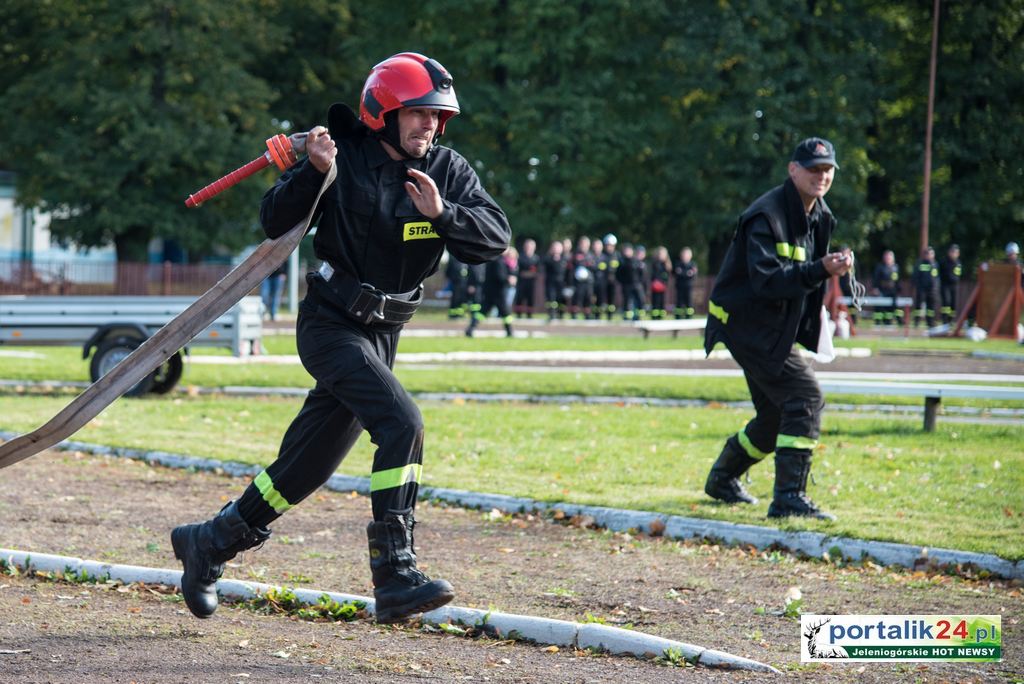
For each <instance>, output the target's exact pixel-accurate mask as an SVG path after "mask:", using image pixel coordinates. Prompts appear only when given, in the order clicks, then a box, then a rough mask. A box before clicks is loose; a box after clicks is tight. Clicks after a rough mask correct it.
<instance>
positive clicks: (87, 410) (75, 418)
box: [0, 134, 337, 468]
mask: <svg viewBox="0 0 1024 684" xmlns="http://www.w3.org/2000/svg"><path fill="white" fill-rule="evenodd" d="M304 149H305V134H296V135H293V136H291V138H286V137H285V136H283V135H277V136H274V137H273V138H270V139H268V140H267V152H266V153H264V154H263V155H262V156H261V157H257V158H256V159H254V160H253V161H251V162H249V163H248V164H246V165H245V166H243V167H241V168H239V169H236V170H235V171H232V172H231V173H229V174H227V175H226V176H224V177H223V178H221V179H219V180H217V181H214V182H213V183H211V184H210V185H208V186H206V187H205V188H203V189H202V190H200V191H198V192H196V193H195V194H192V195H189V197H188V199H187V200H185V204H186V205H187V206H190V207H193V206H198V205H199V204H200V203H201V202H205V201H206V200H208V199H210V198H211V197H213V196H214V195H216V194H218V193H220V192H223V191H224V190H226V189H227V188H229V187H231V186H232V185H235V184H236V183H238V182H239V181H241V180H242V179H244V178H247V177H248V176H251V175H252V174H254V173H256V172H257V171H259V170H260V169H263V168H267V167H268V166H270V164H271V163H273V164H275V165H276V166H277V167H278V168H279V169H281V170H282V171H283V170H284V169H286V168H288V167H289V166H291V165H292V164H294V163H295V162H296V160H297V155H296V150H298V151H300V152H301V151H303V150H304ZM336 174H337V169H336V167H335V164H334V163H333V162H332V163H331V168H330V169H328V171H327V175H326V177H325V178H324V181H323V183H322V184H321V185H320V190H319V191H318V192H317V196H316V199H315V200H313V205H312V206H311V207H310V209H309V213H308V214H307V215H306V217H305V218H304V219H303V220H302V221H300V222H299V223H297V224H296V225H295V226H294V227H293V228H292V229H291V230H289V231H288V232H287V233H285V234H284V235H282V236H280V237H278V238H276V239H273V240H270V239H267V240H264V241H263V242H262V243H261V244H260V245H259V246H258V247H257V248H256V249H255V251H253V253H252V254H250V255H249V256H248V257H247V258H246V259H245V260H244V261H242V263H240V264H238V266H236V267H235V268H233V269H232V270H231V272H230V273H228V274H227V275H226V276H224V277H223V278H221V279H220V281H218V282H217V284H216V285H214V286H213V287H212V288H210V290H209V291H207V292H206V293H205V294H204V295H202V296H201V297H199V298H198V299H197V300H196V301H195V302H193V303H192V304H191V305H190V306H189V307H188V308H187V309H185V310H184V311H182V312H181V313H180V314H178V315H177V316H175V317H174V318H173V319H172V320H171V321H170V322H169V323H167V325H165V326H164V327H162V328H160V330H158V331H157V332H156V333H154V334H153V336H152V337H150V338H149V339H147V340H146V341H145V342H143V343H142V344H141V345H140V346H139V347H138V348H137V349H136V350H135V351H133V352H132V353H131V354H130V355H129V356H128V357H127V358H125V359H124V360H123V361H122V362H121V363H119V364H117V365H116V366H115V367H114V368H113V369H111V370H110V372H109V373H107V374H106V375H104V376H103V377H101V378H99V379H98V380H96V382H94V383H92V384H91V385H89V387H87V388H86V389H85V390H84V391H83V392H82V393H81V394H79V395H78V396H77V397H75V398H74V399H73V400H72V401H71V403H69V404H68V405H67V406H65V407H64V408H63V409H62V410H61V411H60V412H59V413H57V415H55V416H54V417H53V418H51V419H50V420H49V421H47V422H46V423H45V424H43V425H42V426H41V427H39V428H37V429H35V430H33V431H32V432H29V433H26V434H24V435H20V436H18V437H15V438H14V439H12V440H10V441H9V442H5V443H4V444H0V468H6V467H7V466H9V465H13V464H15V463H17V462H19V461H22V460H24V459H26V458H29V457H30V456H34V455H35V454H38V453H39V452H40V451H43V450H44V449H48V448H50V447H52V446H54V445H55V444H57V443H58V442H60V441H62V440H64V439H66V438H68V437H69V436H71V435H72V434H74V433H75V432H77V431H78V430H79V429H81V428H82V427H83V426H85V424H86V423H88V422H89V421H90V420H92V419H93V418H95V417H96V416H97V415H99V413H100V411H102V410H103V409H105V408H106V407H107V406H109V405H110V404H111V403H112V402H113V401H114V400H115V399H117V398H118V397H120V396H121V395H122V394H124V393H125V392H127V391H128V390H130V389H131V388H132V387H134V386H135V385H136V384H137V383H138V382H139V381H140V380H142V379H143V378H145V377H146V376H147V375H149V374H150V373H152V372H153V371H154V370H156V369H157V368H159V367H160V366H161V365H162V364H163V363H164V362H166V361H167V359H169V358H171V356H173V355H174V354H176V353H177V352H178V350H179V349H181V348H182V347H184V346H185V345H186V344H188V343H189V342H190V341H191V340H192V338H194V337H195V336H196V335H198V334H199V333H200V332H202V331H203V330H204V329H205V328H207V327H208V326H209V325H210V324H211V323H213V322H214V321H215V320H216V319H217V318H219V317H220V316H221V315H223V314H224V312H225V311H227V310H228V309H230V308H231V307H232V306H234V305H235V304H237V303H238V302H239V300H241V299H242V297H244V296H245V295H246V294H248V293H249V292H250V291H252V289H253V288H255V287H256V286H258V285H259V284H260V283H261V282H263V280H264V279H265V278H266V277H267V276H269V275H270V274H271V273H273V272H274V271H275V270H276V269H277V267H278V266H279V265H280V264H281V262H282V261H284V260H285V259H286V258H287V257H288V255H289V254H291V253H292V251H293V250H294V249H295V248H296V247H298V245H299V242H301V241H302V237H303V236H304V235H305V234H306V230H307V229H308V228H309V224H310V222H311V221H312V220H313V212H314V210H315V209H316V205H317V202H319V201H320V197H321V196H322V195H323V193H324V191H326V190H327V188H328V187H329V186H330V185H331V183H333V182H334V178H335V176H336Z"/></svg>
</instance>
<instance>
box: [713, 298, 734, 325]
mask: <svg viewBox="0 0 1024 684" xmlns="http://www.w3.org/2000/svg"><path fill="white" fill-rule="evenodd" d="M708 313H709V314H711V315H712V316H714V317H715V318H717V319H718V320H720V321H722V322H723V323H728V322H729V312H728V311H726V310H725V309H723V308H722V307H720V306H718V305H717V304H715V303H714V302H713V301H711V300H710V299H709V300H708Z"/></svg>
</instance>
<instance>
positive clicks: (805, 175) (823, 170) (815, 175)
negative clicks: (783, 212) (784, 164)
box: [789, 162, 836, 199]
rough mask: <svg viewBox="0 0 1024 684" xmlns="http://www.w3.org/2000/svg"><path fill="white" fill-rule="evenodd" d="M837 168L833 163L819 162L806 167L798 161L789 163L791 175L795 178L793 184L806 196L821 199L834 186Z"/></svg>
mask: <svg viewBox="0 0 1024 684" xmlns="http://www.w3.org/2000/svg"><path fill="white" fill-rule="evenodd" d="M835 175H836V168H835V167H834V166H832V165H831V164H818V165H817V166H812V167H810V168H804V167H803V166H801V165H800V164H797V163H796V162H790V163H789V177H790V178H791V179H793V185H795V186H796V189H797V190H799V191H800V194H801V195H802V196H803V197H805V198H811V197H813V198H815V199H821V198H822V197H824V196H825V194H826V193H827V192H828V189H829V188H831V187H832V179H833V178H835Z"/></svg>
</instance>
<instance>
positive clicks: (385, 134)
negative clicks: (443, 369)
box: [374, 110, 414, 159]
mask: <svg viewBox="0 0 1024 684" xmlns="http://www.w3.org/2000/svg"><path fill="white" fill-rule="evenodd" d="M374 135H375V136H376V137H377V138H378V139H379V140H382V141H384V142H386V143H387V144H388V145H390V146H391V147H392V148H394V150H395V152H398V154H399V155H401V157H402V159H413V158H414V157H413V156H412V155H411V154H409V153H408V152H406V151H405V148H404V147H402V140H401V134H400V133H399V126H398V110H395V111H391V112H388V113H387V114H385V115H384V128H382V129H380V130H379V131H375V132H374Z"/></svg>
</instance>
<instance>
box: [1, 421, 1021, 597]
mask: <svg viewBox="0 0 1024 684" xmlns="http://www.w3.org/2000/svg"><path fill="white" fill-rule="evenodd" d="M17 436H18V433H13V432H7V431H0V439H4V440H8V439H13V438H14V437H17ZM54 448H56V449H62V450H68V451H83V452H86V453H91V454H97V455H103V456H117V457H121V458H130V459H134V460H141V461H146V462H147V463H154V464H157V465H162V466H166V467H170V468H184V469H188V468H193V469H195V470H206V471H211V472H222V473H226V474H228V475H231V476H233V477H255V476H256V475H258V474H259V473H260V472H261V471H262V470H263V469H262V468H261V467H259V466H250V465H245V464H242V463H233V462H230V461H218V460H215V459H208V458H197V457H194V456H183V455H181V454H172V453H168V452H165V451H144V450H141V449H127V448H121V447H109V446H104V445H98V444H88V443H85V442H75V441H71V440H65V441H63V442H61V443H60V444H58V445H57V446H56V447H54ZM324 486H325V487H327V488H328V489H330V490H332V491H338V492H353V491H354V492H356V493H358V494H362V495H364V496H369V494H370V479H369V478H366V477H353V476H350V475H333V476H331V478H330V479H329V480H328V481H327V483H326V484H325V485H324ZM420 498H423V499H437V500H440V501H444V502H446V503H450V504H455V505H457V506H462V507H464V508H476V509H485V510H489V509H497V510H499V511H501V512H503V513H530V512H534V511H538V512H543V511H549V512H555V511H562V513H564V514H565V515H566V516H569V517H572V516H577V515H578V516H590V517H592V518H593V520H594V524H595V525H597V526H598V527H603V528H606V529H609V530H612V531H615V532H625V531H627V530H631V529H634V530H640V531H641V532H644V533H646V534H650V533H651V530H652V524H654V523H655V522H656V521H657V523H658V526H659V527H660V526H661V525H664V530H663V531H662V535H663V536H666V537H669V538H672V539H689V538H694V537H696V538H705V539H708V538H710V539H721V540H722V541H723V542H725V543H727V544H752V545H754V546H756V547H757V548H759V549H764V548H768V547H770V546H773V545H779V546H783V547H785V548H787V549H790V550H791V551H797V552H800V553H804V554H807V555H808V556H813V557H815V558H821V557H822V556H823V555H828V556H835V555H836V554H840V555H842V557H843V558H846V559H850V560H861V559H862V558H865V557H870V558H873V559H875V560H876V561H878V562H879V563H880V564H881V565H899V566H903V567H907V568H914V567H918V566H919V565H921V564H927V563H935V564H938V565H967V564H970V565H973V566H975V567H978V568H980V569H982V570H986V571H988V572H990V573H992V574H993V575H997V576H999V577H1005V578H1007V579H1024V560H1020V561H1011V560H1007V559H1005V558H1000V557H999V556H996V555H995V554H991V553H977V552H974V551H960V550H957V549H942V548H928V547H924V546H916V545H913V544H899V543H896V542H883V541H871V540H866V539H856V538H852V537H834V536H830V535H827V534H824V533H822V532H809V531H804V532H787V531H785V530H780V529H779V528H777V527H762V526H760V525H747V524H744V523H732V522H728V521H724V520H710V519H704V518H687V517H684V516H680V515H666V514H664V513H655V512H652V511H634V510H628V509H619V508H607V507H604V506H587V505H584V504H573V503H548V502H545V501H537V500H535V499H527V498H522V497H516V496H507V495H504V494H482V493H478V492H470V491H465V490H461V489H447V488H442V487H428V486H421V487H420Z"/></svg>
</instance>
